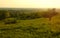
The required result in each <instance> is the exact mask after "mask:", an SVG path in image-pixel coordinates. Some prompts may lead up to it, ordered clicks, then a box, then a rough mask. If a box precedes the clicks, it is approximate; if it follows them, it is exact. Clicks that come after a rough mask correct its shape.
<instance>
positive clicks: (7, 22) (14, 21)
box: [4, 18, 17, 24]
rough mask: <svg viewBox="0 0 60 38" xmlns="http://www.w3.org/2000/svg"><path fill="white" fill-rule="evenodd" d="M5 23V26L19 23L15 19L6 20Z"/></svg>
mask: <svg viewBox="0 0 60 38" xmlns="http://www.w3.org/2000/svg"><path fill="white" fill-rule="evenodd" d="M4 23H5V24H15V23H17V20H16V19H15V18H6V19H5V20H4Z"/></svg>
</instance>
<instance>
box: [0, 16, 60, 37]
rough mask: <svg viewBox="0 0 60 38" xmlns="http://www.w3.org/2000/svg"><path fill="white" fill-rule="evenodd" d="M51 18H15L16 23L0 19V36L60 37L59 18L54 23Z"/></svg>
mask: <svg viewBox="0 0 60 38" xmlns="http://www.w3.org/2000/svg"><path fill="white" fill-rule="evenodd" d="M57 17H58V16H57ZM57 17H54V18H53V19H55V18H57ZM53 19H52V21H48V19H47V18H39V19H32V20H17V21H18V23H16V24H6V25H5V24H4V23H3V22H1V21H0V38H60V34H59V33H60V31H59V30H60V26H59V25H60V24H58V22H59V21H58V20H59V19H57V22H55V23H54V21H53ZM55 20H56V19H55Z"/></svg>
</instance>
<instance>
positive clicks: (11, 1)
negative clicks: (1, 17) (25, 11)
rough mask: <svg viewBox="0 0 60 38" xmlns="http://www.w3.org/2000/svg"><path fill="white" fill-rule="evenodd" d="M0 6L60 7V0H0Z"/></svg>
mask: <svg viewBox="0 0 60 38" xmlns="http://www.w3.org/2000/svg"><path fill="white" fill-rule="evenodd" d="M0 8H60V0H0Z"/></svg>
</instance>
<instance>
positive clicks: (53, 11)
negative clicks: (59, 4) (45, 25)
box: [42, 8, 58, 21]
mask: <svg viewBox="0 0 60 38" xmlns="http://www.w3.org/2000/svg"><path fill="white" fill-rule="evenodd" d="M57 14H58V13H57V12H56V9H55V8H53V9H52V10H50V11H48V12H47V13H45V14H42V16H43V17H44V18H49V21H51V19H52V17H53V16H55V15H57Z"/></svg>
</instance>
